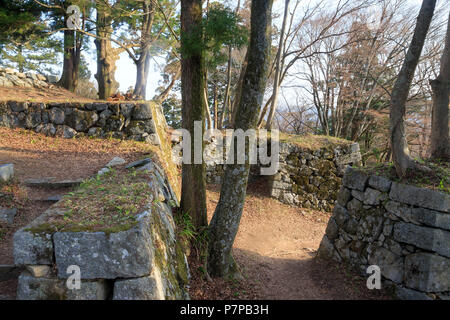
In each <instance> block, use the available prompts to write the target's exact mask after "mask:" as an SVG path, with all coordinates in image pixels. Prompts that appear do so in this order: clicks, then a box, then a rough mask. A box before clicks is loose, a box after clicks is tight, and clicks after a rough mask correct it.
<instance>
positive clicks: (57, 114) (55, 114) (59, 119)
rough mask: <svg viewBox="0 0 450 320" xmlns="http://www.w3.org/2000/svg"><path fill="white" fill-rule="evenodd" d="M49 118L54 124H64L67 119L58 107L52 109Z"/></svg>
mask: <svg viewBox="0 0 450 320" xmlns="http://www.w3.org/2000/svg"><path fill="white" fill-rule="evenodd" d="M49 116H50V121H51V122H53V123H54V124H64V120H65V118H66V115H65V114H64V111H63V110H61V109H60V108H56V107H54V108H51V109H50V112H49Z"/></svg>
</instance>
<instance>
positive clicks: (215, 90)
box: [213, 83, 218, 129]
mask: <svg viewBox="0 0 450 320" xmlns="http://www.w3.org/2000/svg"><path fill="white" fill-rule="evenodd" d="M213 103H214V105H213V108H214V129H217V124H218V119H217V84H216V83H214V102H213Z"/></svg>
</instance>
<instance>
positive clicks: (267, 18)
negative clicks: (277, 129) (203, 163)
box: [208, 0, 273, 277]
mask: <svg viewBox="0 0 450 320" xmlns="http://www.w3.org/2000/svg"><path fill="white" fill-rule="evenodd" d="M272 4H273V0H258V1H252V6H251V35H250V46H249V49H248V50H249V59H248V66H247V69H246V72H245V76H244V81H243V86H242V96H241V99H240V103H239V107H238V108H239V109H238V111H237V115H236V122H235V125H234V128H235V129H242V130H243V131H246V130H248V129H251V128H252V129H255V128H256V121H257V120H258V115H259V110H260V107H261V103H262V101H263V97H264V89H265V86H266V81H267V78H266V75H267V70H268V65H269V51H270V40H271V38H270V34H271V33H270V27H271V20H272V18H271V13H272ZM234 149H235V152H234V155H236V153H237V152H239V153H242V152H245V155H246V158H247V161H246V164H230V165H227V166H226V169H225V174H224V177H223V183H222V188H221V192H220V199H219V203H218V205H217V208H216V210H215V212H214V216H213V218H212V220H211V224H210V226H209V232H208V235H209V246H208V272H209V273H210V274H211V275H212V276H215V277H228V276H230V277H233V276H237V265H236V263H235V261H234V259H233V257H232V255H231V248H232V246H233V242H234V239H235V237H236V233H237V231H238V228H239V222H240V219H241V216H242V209H243V207H244V201H245V195H246V189H247V181H248V174H249V169H250V164H249V162H248V158H249V145H248V144H246V147H245V150H236V145H235V146H234ZM235 162H236V161H235Z"/></svg>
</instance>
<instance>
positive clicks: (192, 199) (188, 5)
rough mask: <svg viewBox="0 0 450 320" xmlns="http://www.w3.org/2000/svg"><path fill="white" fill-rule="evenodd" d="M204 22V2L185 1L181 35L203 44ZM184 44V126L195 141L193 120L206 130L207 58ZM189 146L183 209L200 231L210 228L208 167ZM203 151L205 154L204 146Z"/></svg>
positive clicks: (182, 66) (182, 71)
mask: <svg viewBox="0 0 450 320" xmlns="http://www.w3.org/2000/svg"><path fill="white" fill-rule="evenodd" d="M201 22H202V0H182V1H181V32H182V34H184V35H187V36H190V37H191V38H192V37H196V38H198V41H202V35H201V33H200V32H199V30H201V29H200V26H201ZM181 45H182V46H184V50H182V58H181V94H182V102H183V108H182V127H183V129H186V130H188V131H189V133H190V135H191V137H192V139H191V140H192V141H194V121H201V123H202V135H203V133H204V130H205V125H204V115H205V114H204V112H205V105H204V103H205V102H204V101H205V100H204V97H203V95H204V87H205V83H204V81H205V78H204V55H203V51H202V50H203V49H201V48H200V49H198V48H186V44H185V43H184V37H182V44H181ZM202 141H203V139H202ZM187 147H190V148H183V152H188V151H190V153H191V161H192V163H191V164H186V163H183V165H182V186H181V209H182V211H183V212H185V213H188V214H189V215H190V217H191V219H192V223H193V225H194V226H195V227H196V228H197V229H200V228H203V227H206V226H207V225H208V221H207V215H206V173H205V164H204V162H203V161H201V163H200V164H195V163H193V160H194V149H195V148H194V147H192V146H187ZM201 151H202V153H203V147H202V150H201Z"/></svg>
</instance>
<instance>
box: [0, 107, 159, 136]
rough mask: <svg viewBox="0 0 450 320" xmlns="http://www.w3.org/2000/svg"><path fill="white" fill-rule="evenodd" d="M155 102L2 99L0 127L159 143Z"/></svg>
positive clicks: (48, 133)
mask: <svg viewBox="0 0 450 320" xmlns="http://www.w3.org/2000/svg"><path fill="white" fill-rule="evenodd" d="M158 108H159V107H158V106H157V105H156V104H155V103H153V102H145V103H140V102H121V103H119V102H93V103H77V102H69V103H56V102H55V103H41V102H17V101H4V102H0V126H6V127H10V128H25V129H30V130H34V131H35V132H40V133H44V134H46V135H49V136H62V137H65V138H73V137H77V136H84V135H87V136H91V137H100V138H108V137H113V138H118V139H132V140H137V141H146V142H149V143H152V144H159V143H160V140H159V137H158V135H157V134H155V133H156V129H155V122H154V121H153V110H152V109H158Z"/></svg>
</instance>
